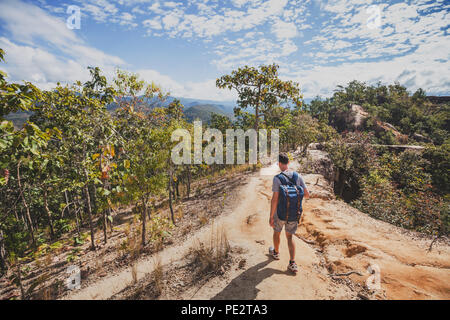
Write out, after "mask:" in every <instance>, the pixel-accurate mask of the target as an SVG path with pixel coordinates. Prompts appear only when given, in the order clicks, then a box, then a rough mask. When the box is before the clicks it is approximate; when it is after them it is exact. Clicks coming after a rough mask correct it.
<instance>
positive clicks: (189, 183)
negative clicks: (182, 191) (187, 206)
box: [187, 166, 191, 200]
mask: <svg viewBox="0 0 450 320" xmlns="http://www.w3.org/2000/svg"><path fill="white" fill-rule="evenodd" d="M190 194H191V168H190V167H189V166H188V168H187V198H188V200H189V197H190Z"/></svg>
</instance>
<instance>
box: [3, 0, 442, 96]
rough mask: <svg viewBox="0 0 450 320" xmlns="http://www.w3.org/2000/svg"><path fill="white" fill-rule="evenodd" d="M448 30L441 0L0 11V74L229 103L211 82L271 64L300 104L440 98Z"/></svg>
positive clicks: (8, 4)
mask: <svg viewBox="0 0 450 320" xmlns="http://www.w3.org/2000/svg"><path fill="white" fill-rule="evenodd" d="M74 6H75V7H74ZM68 9H70V10H68ZM72 9H75V10H74V11H73V10H72ZM78 9H79V13H80V15H79V22H80V24H79V28H77V25H76V21H77V19H76V17H77V16H76V14H77V12H78V11H77V10H78ZM74 14H75V15H74ZM449 22H450V1H449V0H446V1H445V0H441V1H426V0H409V1H378V0H374V1H372V0H303V1H302V0H229V1H219V0H171V1H165V0H161V1H155V0H67V1H66V0H63V1H53V0H35V1H30V0H0V48H2V49H4V50H5V52H6V64H2V65H0V69H2V70H4V71H6V72H7V73H8V76H9V79H10V80H11V81H31V82H33V83H35V84H36V85H38V86H39V87H41V88H42V89H50V88H52V87H54V86H55V85H56V83H57V82H61V83H63V84H65V83H73V82H75V81H76V80H81V81H86V80H87V79H88V77H89V73H88V71H87V67H88V66H98V67H100V68H101V69H102V70H103V72H104V73H105V74H106V75H107V77H108V78H110V79H111V78H112V77H113V75H114V72H115V70H116V69H117V68H120V69H125V70H128V71H132V72H135V73H138V74H139V75H140V76H141V78H143V79H144V80H146V81H148V82H151V81H153V82H155V83H157V84H159V85H161V86H162V87H163V89H165V90H166V91H169V92H170V93H171V95H173V96H177V97H185V98H194V99H209V100H217V101H232V100H234V99H236V94H235V93H234V92H232V91H229V90H223V89H218V88H216V86H215V80H216V79H217V78H218V77H220V76H222V75H224V74H229V73H230V72H231V71H232V70H235V69H237V68H238V67H242V66H244V65H249V66H255V67H256V66H259V65H261V64H271V63H276V64H278V65H279V66H280V78H282V79H283V80H292V81H296V82H298V83H299V84H300V88H301V91H302V93H303V96H304V97H305V98H307V99H308V98H313V97H315V96H317V95H320V96H322V97H328V96H331V95H332V94H333V90H335V89H336V86H337V85H346V84H347V83H348V82H350V81H352V80H360V81H364V82H366V83H368V84H376V83H378V82H381V83H382V84H392V83H394V82H395V81H397V82H399V83H400V84H402V85H404V86H406V87H407V88H408V90H409V91H410V92H414V91H415V90H417V89H418V88H422V89H424V90H425V91H426V92H427V94H430V95H450V72H449V71H450V62H449V57H450V37H449ZM74 27H75V28H74Z"/></svg>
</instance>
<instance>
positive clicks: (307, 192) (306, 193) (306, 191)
mask: <svg viewBox="0 0 450 320" xmlns="http://www.w3.org/2000/svg"><path fill="white" fill-rule="evenodd" d="M303 192H304V193H305V194H304V197H305V198H309V191H308V189H306V188H304V189H303Z"/></svg>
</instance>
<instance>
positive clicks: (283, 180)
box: [269, 153, 309, 273]
mask: <svg viewBox="0 0 450 320" xmlns="http://www.w3.org/2000/svg"><path fill="white" fill-rule="evenodd" d="M278 166H279V167H280V170H281V173H280V174H278V175H276V176H275V177H274V178H273V184H272V192H273V195H272V201H271V209H270V219H269V223H270V226H271V227H272V228H273V246H274V247H273V248H271V249H270V253H271V255H272V257H273V258H274V259H275V260H279V259H280V251H279V248H280V235H281V231H282V230H283V227H285V232H286V238H287V243H288V247H289V256H290V260H289V265H288V269H289V270H291V271H292V272H294V273H297V271H298V266H297V264H296V263H295V244H294V241H293V239H292V236H293V235H294V234H295V232H296V231H297V227H298V224H299V220H300V214H301V199H302V198H303V195H304V197H306V198H309V192H308V189H307V188H306V185H305V181H304V180H303V178H302V177H301V176H300V175H299V174H298V173H297V172H295V171H289V157H288V156H287V155H286V154H284V153H282V154H280V155H279V159H278ZM288 185H289V186H290V188H291V189H288V187H287V186H288ZM280 191H281V192H283V194H282V195H281V196H280ZM296 194H297V196H298V198H297V196H296ZM281 198H283V201H284V202H283V204H280V203H279V202H280V201H281ZM291 198H292V200H291ZM294 198H295V199H294ZM293 201H295V203H296V204H297V206H298V207H297V208H296V207H295V206H296V205H295V204H294V205H291V208H290V203H291V202H293ZM283 205H284V207H283ZM286 207H287V208H286ZM283 208H284V209H283ZM281 211H283V212H281ZM290 212H291V213H290ZM292 212H294V214H295V215H296V216H295V217H292ZM289 214H290V215H291V217H290V218H289Z"/></svg>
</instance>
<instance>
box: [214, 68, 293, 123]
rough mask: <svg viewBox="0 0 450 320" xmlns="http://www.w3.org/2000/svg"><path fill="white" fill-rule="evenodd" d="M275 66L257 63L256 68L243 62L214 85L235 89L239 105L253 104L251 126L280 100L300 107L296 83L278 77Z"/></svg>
mask: <svg viewBox="0 0 450 320" xmlns="http://www.w3.org/2000/svg"><path fill="white" fill-rule="evenodd" d="M278 69H279V66H278V65H276V64H272V65H268V66H265V65H261V66H259V68H255V67H248V66H245V67H243V68H238V69H237V70H234V71H232V72H231V74H230V75H225V76H222V77H220V78H219V79H217V81H216V85H217V87H219V88H221V89H224V88H227V89H229V90H232V89H234V90H236V92H237V94H238V101H237V102H238V105H239V108H238V110H237V111H239V109H247V108H254V110H255V127H254V128H255V130H258V128H259V122H260V117H261V116H264V122H266V115H267V113H268V112H269V111H271V109H272V108H273V107H275V106H277V105H279V104H281V103H293V104H294V105H295V106H296V107H298V108H300V107H301V105H302V101H301V99H302V96H301V94H300V88H299V85H298V84H297V83H295V82H292V81H283V80H281V79H280V78H279V74H278Z"/></svg>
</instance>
